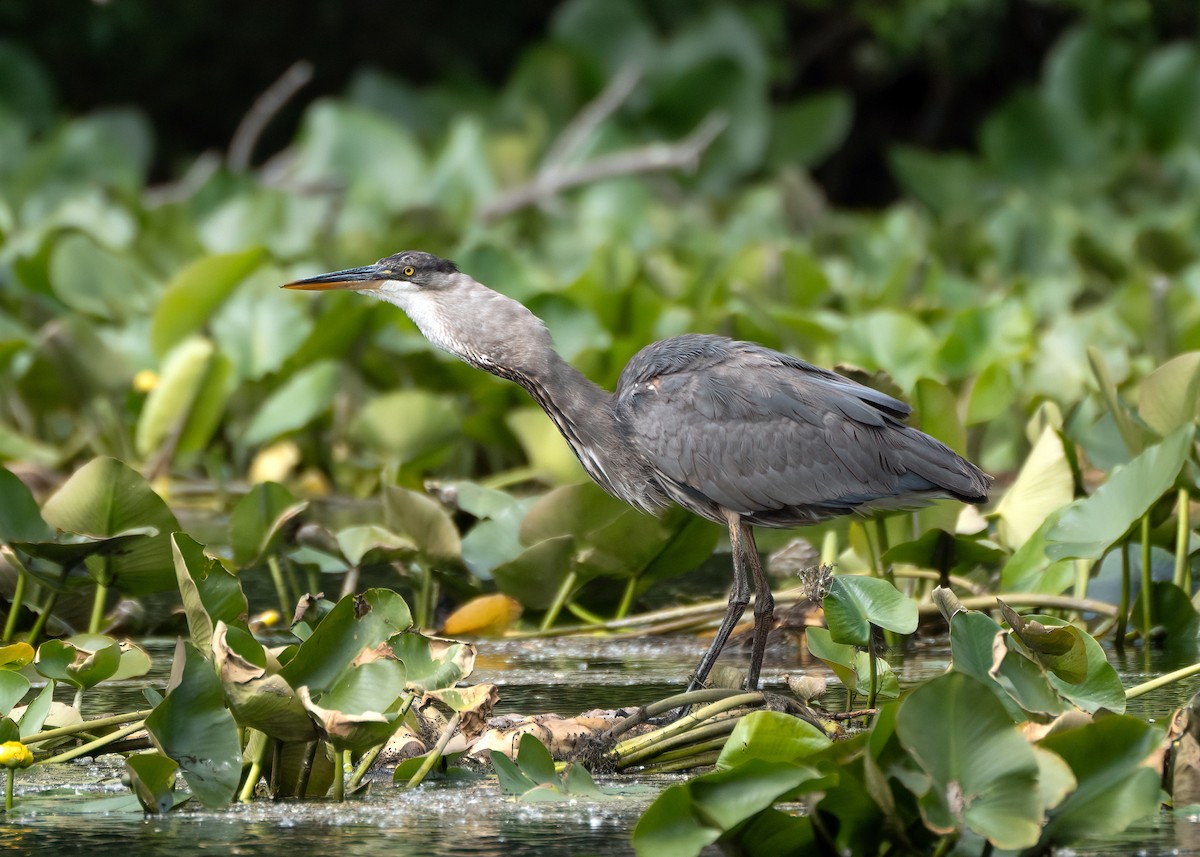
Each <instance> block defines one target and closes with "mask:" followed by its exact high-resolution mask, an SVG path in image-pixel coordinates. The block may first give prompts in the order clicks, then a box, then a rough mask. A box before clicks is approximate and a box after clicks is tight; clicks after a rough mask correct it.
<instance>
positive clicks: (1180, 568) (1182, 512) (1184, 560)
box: [5, 488, 1192, 639]
mask: <svg viewBox="0 0 1200 857" xmlns="http://www.w3.org/2000/svg"><path fill="white" fill-rule="evenodd" d="M1178 496H1179V502H1178V511H1176V513H1175V585H1176V586H1178V587H1179V588H1180V589H1182V590H1183V591H1184V592H1186V593H1187V594H1188V595H1191V594H1192V567H1191V565H1189V564H1188V544H1189V542H1190V541H1191V530H1192V522H1191V520H1190V519H1189V513H1190V506H1191V502H1192V497H1191V492H1190V491H1188V489H1186V488H1180V489H1179V495H1178ZM14 603H15V602H14ZM5 639H8V637H7V636H5Z"/></svg>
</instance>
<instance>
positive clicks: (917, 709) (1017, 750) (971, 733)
mask: <svg viewBox="0 0 1200 857" xmlns="http://www.w3.org/2000/svg"><path fill="white" fill-rule="evenodd" d="M896 734H897V735H898V736H899V738H900V741H901V743H902V744H903V745H904V746H905V748H906V749H907V750H908V751H909V752H910V753H911V754H912V755H913V757H914V758H915V759H916V760H917V762H918V764H920V766H921V768H922V769H923V770H924V771H925V772H926V773H927V774H928V775H929V776H930V779H931V781H932V784H931V785H932V787H931V788H930V789H929V791H928V792H926V793H925V794H924V795H920V796H919V797H918V804H919V806H920V808H921V815H922V817H923V818H924V819H925V821H926V824H928V825H929V826H930V827H931V828H932V829H933V830H935V831H940V832H946V833H949V832H952V831H955V830H961V829H962V828H964V827H966V828H969V829H970V830H973V831H974V832H976V833H978V834H979V835H981V836H984V837H986V838H987V839H988V840H989V841H990V842H992V843H993V844H994V845H995V846H996V847H997V848H1001V849H1019V848H1028V847H1030V846H1032V845H1034V844H1035V843H1036V842H1037V841H1038V836H1039V834H1040V833H1041V823H1042V801H1041V798H1040V795H1039V794H1038V789H1037V778H1038V763H1037V757H1036V756H1035V755H1034V753H1033V749H1032V748H1031V747H1030V745H1029V742H1027V741H1026V740H1025V738H1024V737H1022V735H1021V734H1020V733H1019V732H1018V731H1017V730H1016V728H1015V727H1014V726H1013V725H1012V722H1011V721H1010V719H1009V717H1008V714H1007V712H1005V710H1004V708H1003V706H1001V704H1000V702H999V701H998V700H997V699H996V698H995V697H994V696H993V695H992V694H990V693H987V692H986V690H985V689H984V688H983V687H982V686H981V685H980V683H979V682H978V681H976V680H975V679H973V678H971V677H970V676H968V675H966V674H965V673H960V672H952V673H948V674H947V675H944V676H940V677H938V678H935V679H933V680H932V681H930V682H928V683H926V684H924V685H922V686H921V687H918V688H917V689H916V690H914V691H913V692H912V693H911V694H910V695H909V696H908V698H907V699H905V700H904V702H903V703H902V704H901V707H900V711H899V713H898V715H897V719H896Z"/></svg>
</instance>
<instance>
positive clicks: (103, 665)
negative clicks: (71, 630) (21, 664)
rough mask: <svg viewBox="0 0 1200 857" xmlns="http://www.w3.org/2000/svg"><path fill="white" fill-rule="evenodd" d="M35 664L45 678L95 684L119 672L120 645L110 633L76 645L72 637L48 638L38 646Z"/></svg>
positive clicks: (74, 683)
mask: <svg viewBox="0 0 1200 857" xmlns="http://www.w3.org/2000/svg"><path fill="white" fill-rule="evenodd" d="M97 636H98V635H97ZM34 666H35V667H36V668H37V671H38V672H39V673H40V674H42V675H44V676H45V677H46V678H50V679H54V680H55V681H65V682H67V683H68V684H70V685H71V686H72V687H77V688H83V689H86V688H89V687H95V686H96V685H98V684H99V683H100V682H102V681H104V680H105V679H108V678H112V677H113V676H114V675H115V674H116V672H117V669H118V668H119V667H120V666H121V646H120V644H118V643H117V641H116V640H112V639H109V638H108V637H98V641H97V642H93V643H92V644H91V645H90V646H89V645H86V644H85V641H80V644H79V645H76V644H75V643H74V642H73V641H72V640H47V641H46V642H44V643H42V644H41V645H40V646H38V652H37V659H36V660H35V661H34Z"/></svg>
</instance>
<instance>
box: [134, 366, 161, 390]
mask: <svg viewBox="0 0 1200 857" xmlns="http://www.w3.org/2000/svg"><path fill="white" fill-rule="evenodd" d="M157 386H158V373H157V372H155V371H154V370H152V369H143V370H142V371H141V372H138V373H137V374H136V375H134V376H133V389H135V390H137V391H138V392H139V393H149V392H150V391H151V390H153V389H154V388H155V387H157Z"/></svg>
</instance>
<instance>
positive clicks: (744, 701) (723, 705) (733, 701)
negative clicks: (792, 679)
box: [613, 692, 765, 768]
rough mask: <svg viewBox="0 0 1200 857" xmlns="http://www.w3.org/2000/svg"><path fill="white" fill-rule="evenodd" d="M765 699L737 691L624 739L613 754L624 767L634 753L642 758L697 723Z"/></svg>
mask: <svg viewBox="0 0 1200 857" xmlns="http://www.w3.org/2000/svg"><path fill="white" fill-rule="evenodd" d="M764 701H765V700H764V697H763V695H762V694H761V693H757V692H753V693H737V694H734V695H733V696H729V697H726V698H725V699H722V700H720V701H718V702H714V703H712V704H710V705H706V706H704V707H703V708H700V709H697V710H696V711H693V712H690V713H688V714H685V715H684V716H683V717H681V718H679V719H678V720H676V721H675V722H674V723H671V724H669V725H667V726H664V727H662V728H661V729H656V730H654V731H653V732H648V733H646V734H645V735H639V736H637V737H636V738H630V739H629V740H628V741H624V742H622V743H620V744H618V745H617V746H616V747H614V748H613V755H614V756H616V757H617V759H618V760H619V761H618V763H617V767H618V768H621V767H624V766H625V764H626V763H625V759H626V758H628V757H630V756H632V755H633V754H635V753H636V754H640V755H639V758H640V757H642V756H644V755H645V754H643V753H642V751H643V750H645V749H647V748H648V747H652V746H655V745H661V744H662V743H663V742H664V741H666V740H667V739H669V738H672V737H674V736H675V735H678V734H680V733H681V732H686V731H687V730H689V729H691V728H693V727H694V726H695V725H696V724H697V723H702V722H704V721H705V720H709V719H711V718H713V717H716V716H717V715H718V714H723V713H724V712H726V711H731V710H732V709H734V708H740V707H742V706H745V705H762V704H763V702H764Z"/></svg>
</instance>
